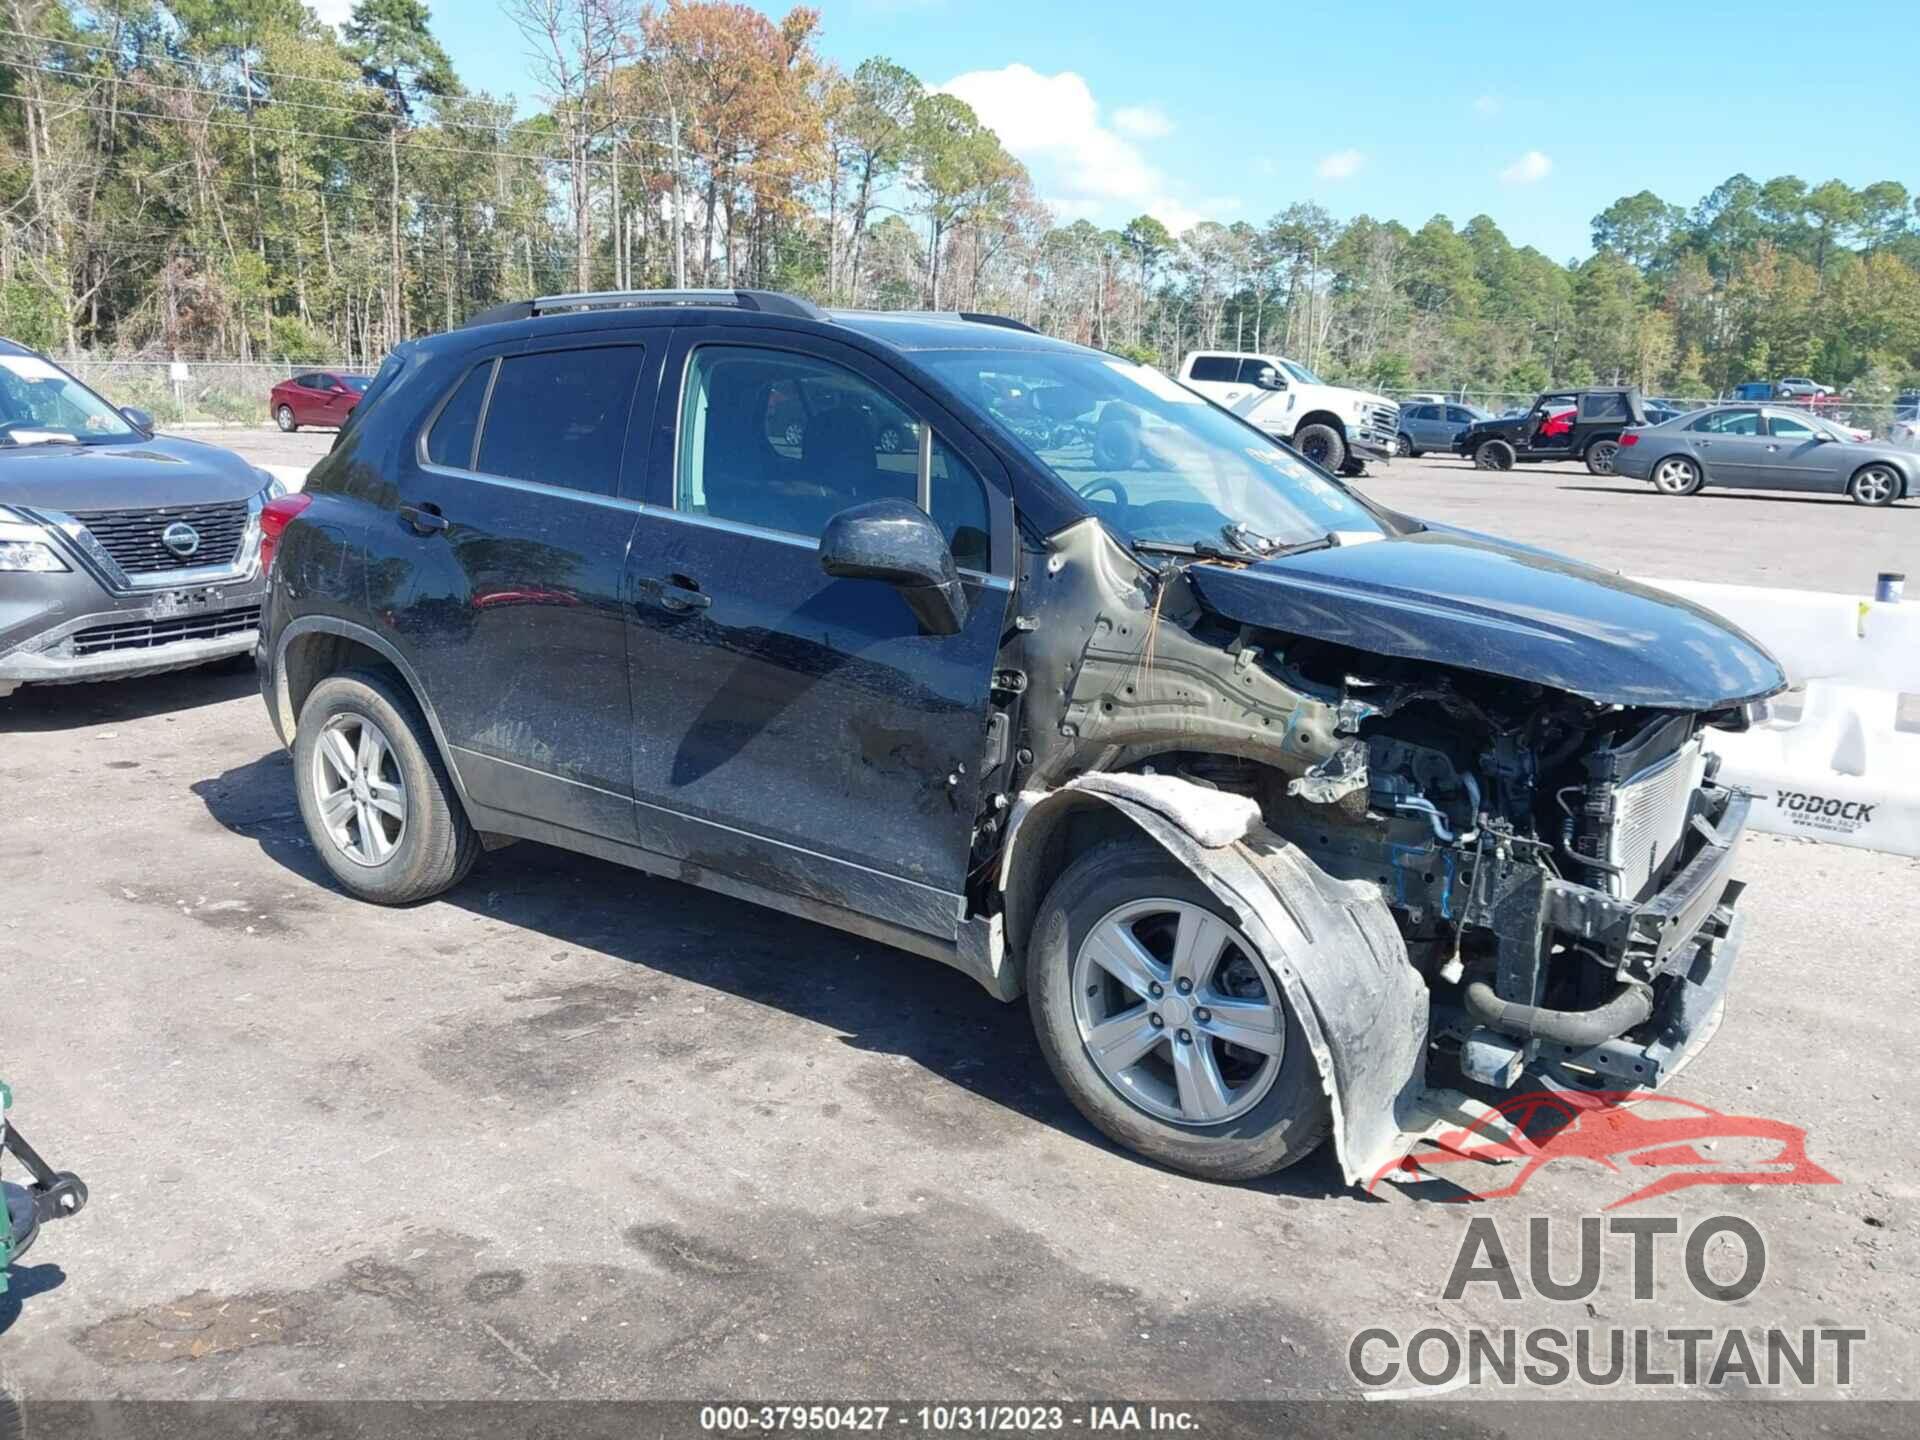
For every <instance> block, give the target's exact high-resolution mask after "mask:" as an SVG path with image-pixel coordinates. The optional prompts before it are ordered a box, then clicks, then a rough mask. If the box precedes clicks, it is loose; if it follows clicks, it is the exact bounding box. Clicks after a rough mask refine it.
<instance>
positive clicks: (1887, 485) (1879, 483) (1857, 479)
mask: <svg viewBox="0 0 1920 1440" xmlns="http://www.w3.org/2000/svg"><path fill="white" fill-rule="evenodd" d="M1901 488H1902V482H1901V478H1900V474H1899V472H1898V471H1896V470H1895V469H1894V468H1893V467H1892V466H1891V465H1863V466H1861V467H1860V469H1859V470H1858V471H1857V472H1856V473H1855V475H1854V477H1853V479H1851V480H1849V481H1848V482H1847V494H1848V495H1849V496H1851V497H1852V499H1853V503H1854V504H1856V505H1867V506H1871V507H1873V508H1874V509H1876V510H1877V509H1879V508H1880V507H1881V506H1884V505H1891V504H1893V502H1894V501H1895V500H1898V499H1899V498H1900V491H1901Z"/></svg>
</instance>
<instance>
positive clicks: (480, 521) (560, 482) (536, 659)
mask: <svg viewBox="0 0 1920 1440" xmlns="http://www.w3.org/2000/svg"><path fill="white" fill-rule="evenodd" d="M668 333H669V332H668V331H667V330H666V329H665V328H656V329H651V330H648V331H640V332H633V333H629V332H624V331H621V332H609V331H596V332H594V333H593V334H592V335H591V336H584V335H581V336H553V337H542V338H541V339H540V340H538V341H534V342H528V343H525V344H520V343H508V344H506V345H503V346H501V347H499V348H498V349H496V350H494V351H492V352H481V353H479V354H477V355H476V356H475V357H474V363H473V364H472V365H471V366H470V367H469V368H468V369H467V370H466V371H465V372H464V373H463V374H461V375H460V376H458V377H457V378H455V377H450V378H449V380H448V384H447V389H446V392H445V394H444V396H443V398H442V400H441V402H440V404H439V408H438V409H437V410H436V411H435V412H434V413H433V415H432V417H431V419H430V421H429V423H428V424H427V425H426V426H424V427H423V429H422V430H421V432H420V436H419V440H418V444H417V447H416V452H415V454H414V455H413V456H411V457H409V459H410V462H411V463H410V464H408V465H407V466H406V467H404V469H403V472H402V474H401V476H400V479H399V483H398V484H397V485H396V487H395V488H396V494H395V499H396V501H397V507H396V508H397V512H398V513H397V515H396V518H395V520H394V525H395V527H396V529H397V531H398V532H399V533H398V538H396V539H395V540H394V541H393V542H391V549H390V555H391V557H392V561H391V564H390V565H382V564H379V563H375V564H374V565H372V566H370V574H369V589H370V595H371V599H372V608H373V610H374V612H375V613H376V614H381V613H389V614H391V615H392V617H393V621H392V623H393V625H394V628H395V630H396V632H398V635H399V637H400V638H401V640H402V642H403V648H404V650H405V652H406V653H407V654H409V655H410V656H411V657H412V659H413V663H414V664H415V666H416V667H417V668H418V669H419V670H420V671H421V673H422V675H423V678H424V679H425V681H426V688H427V692H428V694H429V695H430V696H431V697H432V699H433V702H434V706H435V709H436V712H437V714H438V716H439V718H440V721H441V725H442V728H443V730H444V731H445V734H446V738H447V741H448V743H449V745H450V746H451V747H452V756H453V762H454V765H455V768H456V769H457V770H458V771H459V773H460V777H461V780H462V781H463V782H464V784H465V785H466V787H467V791H468V793H469V794H470V795H471V796H472V797H473V799H475V800H477V801H478V802H480V803H481V804H483V805H490V806H494V807H496V808H498V809H501V810H507V811H511V812H513V813H515V814H519V815H526V816H531V817H533V818H534V819H538V820H543V821H547V822H549V823H551V824H555V825H560V826H565V827H567V828H569V829H574V830H582V831H587V832H590V833H594V834H601V835H608V836H611V837H614V838H617V839H620V840H627V841H631V839H632V835H633V829H632V827H633V819H632V761H631V738H630V731H629V722H630V720H631V712H630V709H629V702H628V686H627V655H626V617H625V614H624V595H625V589H624V587H625V573H626V560H627V542H628V539H629V537H630V536H631V534H632V532H633V524H634V517H635V515H636V514H637V513H638V510H639V504H638V501H637V500H636V498H635V496H636V494H637V491H638V489H639V478H638V475H639V471H638V468H637V467H638V466H639V465H640V463H641V462H640V461H639V459H638V458H637V456H638V454H639V453H640V452H641V451H642V450H643V449H644V445H643V441H644V436H645V434H646V427H647V424H648V422H649V421H650V420H651V418H652V405H653V395H654V390H655V387H656V385H657V381H658V373H659V365H660V353H659V352H660V346H659V344H658V343H657V342H658V341H660V340H663V339H664V338H665V336H666V335H667V334H668ZM648 341H654V342H656V343H653V344H649V343H647V342H648ZM630 464H632V465H633V466H634V467H636V468H635V474H634V477H633V478H632V479H631V480H629V477H628V469H629V465H630ZM387 586H391V587H393V588H392V590H391V591H390V592H389V591H387V590H385V589H384V588H383V587H387Z"/></svg>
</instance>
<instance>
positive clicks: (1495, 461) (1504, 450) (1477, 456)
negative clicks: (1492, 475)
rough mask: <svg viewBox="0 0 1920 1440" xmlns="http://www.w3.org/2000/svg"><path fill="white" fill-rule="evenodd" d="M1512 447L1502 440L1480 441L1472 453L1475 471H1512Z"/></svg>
mask: <svg viewBox="0 0 1920 1440" xmlns="http://www.w3.org/2000/svg"><path fill="white" fill-rule="evenodd" d="M1513 459H1514V456H1513V446H1511V445H1509V444H1508V443H1507V442H1506V441H1504V440H1482V441H1481V442H1480V444H1479V446H1478V447H1477V448H1476V449H1475V450H1474V452H1473V468H1474V469H1476V470H1511V469H1513Z"/></svg>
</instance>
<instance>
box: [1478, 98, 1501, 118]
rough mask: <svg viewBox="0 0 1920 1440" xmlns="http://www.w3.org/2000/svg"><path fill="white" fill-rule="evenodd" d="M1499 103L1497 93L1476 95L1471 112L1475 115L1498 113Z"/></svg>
mask: <svg viewBox="0 0 1920 1440" xmlns="http://www.w3.org/2000/svg"><path fill="white" fill-rule="evenodd" d="M1501 103H1502V102H1501V99H1500V97H1499V96H1498V95H1480V96H1476V97H1475V99H1474V102H1473V113H1474V114H1476V115H1498V114H1499V113H1500V106H1501Z"/></svg>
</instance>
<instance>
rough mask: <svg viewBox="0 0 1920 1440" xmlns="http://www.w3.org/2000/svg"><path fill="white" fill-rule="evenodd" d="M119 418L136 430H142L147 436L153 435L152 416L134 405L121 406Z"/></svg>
mask: <svg viewBox="0 0 1920 1440" xmlns="http://www.w3.org/2000/svg"><path fill="white" fill-rule="evenodd" d="M120 417H121V418H122V419H123V420H125V421H126V422H127V423H128V424H129V425H131V426H133V428H134V429H136V430H144V431H146V432H147V433H148V434H149V435H151V434H152V433H153V416H151V415H149V414H148V413H147V412H146V411H144V410H142V409H140V408H139V407H138V406H136V405H122V406H121V407H120Z"/></svg>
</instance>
